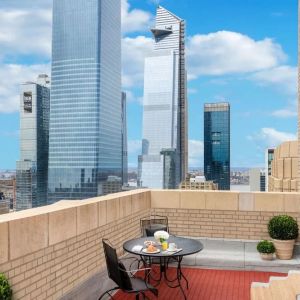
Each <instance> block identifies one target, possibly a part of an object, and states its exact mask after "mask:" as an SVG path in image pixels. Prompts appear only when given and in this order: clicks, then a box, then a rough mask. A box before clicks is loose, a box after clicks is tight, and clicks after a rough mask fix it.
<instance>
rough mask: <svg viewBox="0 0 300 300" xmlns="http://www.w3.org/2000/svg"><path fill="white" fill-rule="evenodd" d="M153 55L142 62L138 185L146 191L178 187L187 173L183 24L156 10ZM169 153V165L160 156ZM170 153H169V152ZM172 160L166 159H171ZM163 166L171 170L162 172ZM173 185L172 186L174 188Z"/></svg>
mask: <svg viewBox="0 0 300 300" xmlns="http://www.w3.org/2000/svg"><path fill="white" fill-rule="evenodd" d="M151 31H152V33H153V36H154V51H153V55H152V56H150V57H147V58H146V60H145V78H144V103H143V106H144V109H143V143H142V155H141V156H140V157H139V173H140V178H139V182H140V183H141V184H142V185H143V186H145V187H149V188H163V187H164V186H168V185H169V184H164V182H165V183H166V180H164V175H166V174H172V176H173V177H174V178H169V179H167V181H168V182H173V183H174V185H175V186H176V187H177V186H178V185H179V183H180V181H181V180H183V179H184V178H185V175H186V172H187V152H188V149H187V99H186V69H185V21H184V20H182V19H181V18H179V17H177V16H175V15H174V14H173V13H171V12H169V11H168V10H166V9H165V8H163V7H161V6H158V8H157V15H156V25H155V28H152V29H151ZM164 149H168V151H169V153H171V152H172V160H173V162H172V163H168V164H164V162H166V160H165V159H164V155H163V154H162V153H161V151H163V150H164ZM170 151H171V152H170ZM170 157H171V156H169V158H170ZM166 166H170V167H171V168H174V170H165V167H166ZM173 183H172V185H173Z"/></svg>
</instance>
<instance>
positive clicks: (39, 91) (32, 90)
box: [16, 75, 50, 210]
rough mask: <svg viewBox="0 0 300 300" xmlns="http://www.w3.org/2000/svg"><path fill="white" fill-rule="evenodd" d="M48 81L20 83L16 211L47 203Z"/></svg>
mask: <svg viewBox="0 0 300 300" xmlns="http://www.w3.org/2000/svg"><path fill="white" fill-rule="evenodd" d="M49 87H50V80H49V78H48V76H47V75H39V77H38V80H37V82H26V83H24V84H22V85H21V99H20V100H21V101H20V149H21V151H20V160H19V161H17V168H16V210H23V209H28V208H32V207H37V206H43V205H46V204H47V177H48V149H49V110H50V88H49Z"/></svg>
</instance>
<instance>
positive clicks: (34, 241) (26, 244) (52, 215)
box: [0, 191, 150, 300]
mask: <svg viewBox="0 0 300 300" xmlns="http://www.w3.org/2000/svg"><path fill="white" fill-rule="evenodd" d="M149 209H150V192H149V191H139V192H126V193H119V194H114V195H111V196H105V197H99V198H94V199H89V200H84V201H61V202H58V203H56V204H54V205H51V206H47V207H41V208H37V209H31V210H27V211H23V212H17V213H13V214H8V215H3V216H1V217H0V272H4V273H5V274H6V275H7V276H8V278H9V281H10V283H11V285H12V288H13V291H14V299H23V300H24V299H30V300H33V299H39V300H41V299H48V300H49V299H59V298H60V297H61V296H62V295H63V294H65V293H67V292H68V291H70V290H71V289H72V288H73V287H75V286H76V285H77V284H79V283H81V282H83V281H85V280H86V279H87V278H89V277H91V276H93V275H94V274H95V273H97V272H99V271H100V270H101V269H103V268H104V256H103V251H102V246H101V239H102V238H104V237H106V238H109V240H110V241H111V242H112V243H113V244H114V245H115V246H116V247H117V248H118V252H119V254H123V251H122V245H123V242H124V241H125V240H128V239H131V238H134V237H137V236H138V235H139V234H140V228H139V219H140V218H141V217H144V216H145V215H147V214H149Z"/></svg>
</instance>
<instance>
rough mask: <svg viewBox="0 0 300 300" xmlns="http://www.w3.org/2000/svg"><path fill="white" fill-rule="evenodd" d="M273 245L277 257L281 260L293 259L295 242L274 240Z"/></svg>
mask: <svg viewBox="0 0 300 300" xmlns="http://www.w3.org/2000/svg"><path fill="white" fill-rule="evenodd" d="M273 243H274V246H275V249H276V257H277V258H279V259H291V258H292V257H293V250H294V245H295V240H286V241H283V240H274V239H273Z"/></svg>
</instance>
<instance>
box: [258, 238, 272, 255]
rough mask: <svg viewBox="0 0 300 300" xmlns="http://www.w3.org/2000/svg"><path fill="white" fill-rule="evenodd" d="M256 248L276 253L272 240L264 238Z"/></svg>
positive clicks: (260, 250) (262, 251) (263, 251)
mask: <svg viewBox="0 0 300 300" xmlns="http://www.w3.org/2000/svg"><path fill="white" fill-rule="evenodd" d="M256 249H257V251H258V252H259V253H275V247H274V244H273V243H272V242H271V241H266V240H264V241H261V242H259V243H258V244H257V247H256Z"/></svg>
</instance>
